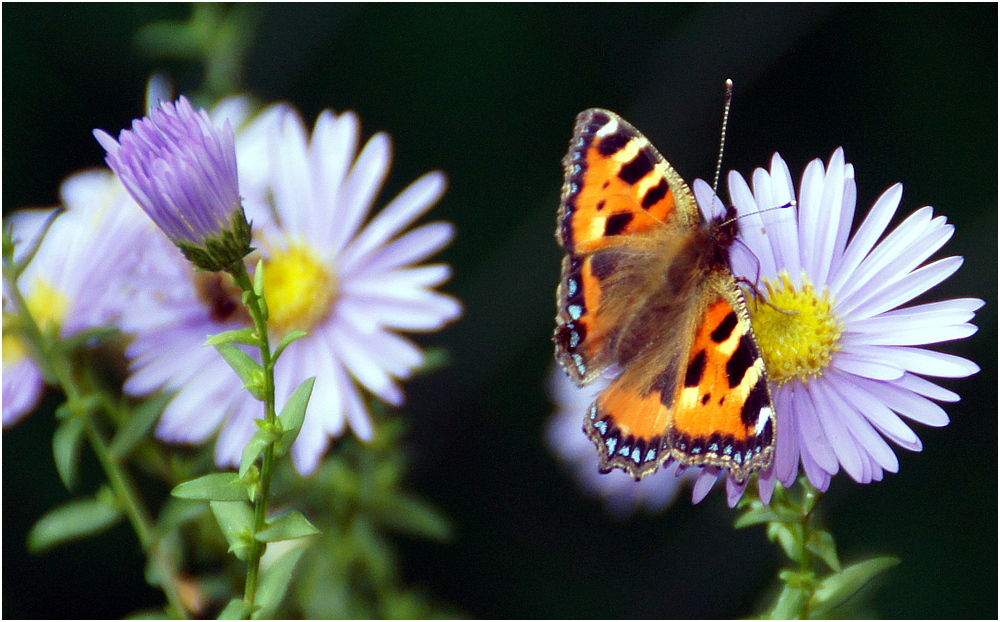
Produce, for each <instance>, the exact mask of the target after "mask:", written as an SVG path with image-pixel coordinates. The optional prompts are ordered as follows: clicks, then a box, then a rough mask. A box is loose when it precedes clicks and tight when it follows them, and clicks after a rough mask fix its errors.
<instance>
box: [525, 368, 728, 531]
mask: <svg viewBox="0 0 1000 622" xmlns="http://www.w3.org/2000/svg"><path fill="white" fill-rule="evenodd" d="M612 378H613V376H611V375H606V376H605V377H604V378H602V379H598V380H596V381H594V382H593V383H592V384H589V385H587V386H586V387H578V386H576V385H575V384H573V381H572V380H570V379H569V376H567V375H566V374H565V373H564V372H563V371H562V369H559V368H558V367H554V368H553V370H552V372H551V373H550V374H549V395H550V397H551V398H552V401H553V402H554V403H555V405H556V412H555V414H553V415H552V418H551V419H550V420H549V423H548V425H547V428H546V432H545V438H546V441H548V444H549V448H551V449H552V451H554V452H555V453H556V455H558V456H559V457H560V458H561V459H562V460H563V461H564V462H566V463H568V466H569V467H570V469H571V470H572V471H573V473H574V475H575V476H576V477H577V479H578V480H579V483H580V486H581V487H582V488H583V489H584V490H585V491H586V492H587V493H588V494H590V495H593V496H597V497H601V498H602V499H603V500H604V502H605V504H606V505H607V507H608V510H609V511H610V512H611V513H612V514H614V515H616V516H620V517H622V516H626V515H628V514H630V513H631V512H633V511H635V510H637V509H640V508H642V509H646V510H648V511H650V512H659V511H662V510H663V509H665V508H666V507H667V506H669V505H670V504H671V503H673V501H674V499H675V498H676V497H677V493H679V492H680V489H681V487H682V486H683V485H684V484H685V483H686V482H688V481H691V479H692V478H691V475H692V474H696V473H698V472H700V469H690V470H688V471H687V472H686V475H682V473H685V472H683V471H681V470H680V469H677V468H676V466H668V467H666V468H665V469H662V470H661V471H658V472H656V473H654V474H653V475H651V476H649V477H646V478H644V479H642V480H640V481H638V482H637V481H635V479H633V478H632V477H630V476H629V475H628V474H627V473H625V472H624V471H620V470H614V471H611V472H610V473H601V472H600V471H598V470H597V460H598V453H597V447H596V446H595V445H594V443H593V442H591V440H590V439H589V438H587V436H586V434H584V433H583V431H582V426H583V415H582V413H585V412H587V409H588V408H589V407H590V405H591V404H592V403H593V402H594V400H595V399H596V398H597V396H598V395H599V394H600V393H601V391H603V390H604V389H605V388H606V387H607V385H608V383H609V382H610V381H611V379H612ZM713 482H714V479H713ZM706 492H707V491H706Z"/></svg>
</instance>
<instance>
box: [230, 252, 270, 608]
mask: <svg viewBox="0 0 1000 622" xmlns="http://www.w3.org/2000/svg"><path fill="white" fill-rule="evenodd" d="M229 273H230V274H231V275H232V276H233V280H234V281H235V282H236V285H237V286H239V288H240V289H241V290H242V291H243V292H244V293H245V294H246V301H247V307H248V309H249V311H250V315H251V317H253V322H254V327H255V329H256V332H257V336H258V337H259V338H260V358H261V364H262V365H263V367H264V416H265V421H266V422H267V424H268V425H274V424H275V422H276V421H277V419H278V415H277V412H276V410H275V404H274V364H273V361H272V359H271V344H270V341H269V340H268V335H267V317H266V315H265V312H264V310H263V308H262V307H261V304H260V303H261V301H260V298H258V296H257V294H256V293H255V292H254V288H253V283H252V281H251V280H250V274H249V273H248V272H247V269H246V265H244V264H243V262H242V261H240V262H237V263H236V264H234V265H233V266H232V267H231V268H230V269H229ZM273 464H274V443H271V444H269V445H268V446H267V449H266V450H264V456H263V460H262V463H261V469H260V481H259V488H258V492H257V495H256V496H255V497H254V508H253V531H254V533H255V534H257V533H259V532H261V531H262V530H263V529H264V527H266V521H267V502H268V497H269V495H270V492H271V474H272V471H273V470H274V468H273ZM263 554H264V543H263V542H260V541H258V540H254V543H253V546H252V548H251V550H250V559H249V560H248V563H247V580H246V587H245V589H244V594H243V601H244V603H245V604H246V609H245V610H246V612H247V613H248V615H250V616H252V615H253V612H254V607H255V603H256V600H257V587H258V585H259V575H260V558H261V556H262V555H263Z"/></svg>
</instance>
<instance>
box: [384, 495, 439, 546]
mask: <svg viewBox="0 0 1000 622" xmlns="http://www.w3.org/2000/svg"><path fill="white" fill-rule="evenodd" d="M378 509H379V512H378V519H379V521H380V522H382V524H384V525H386V526H387V527H390V528H392V529H395V530H396V531H401V532H403V533H408V534H411V535H415V536H418V537H422V538H428V539H431V540H438V541H445V540H447V539H448V538H450V537H451V525H450V524H449V522H448V519H447V518H446V517H445V516H444V514H442V513H441V512H440V511H439V510H438V509H437V508H435V507H434V506H432V505H430V504H429V503H427V502H426V501H424V500H423V499H420V498H418V497H415V496H412V495H408V494H406V493H403V492H399V493H396V494H394V495H392V496H391V497H389V498H387V499H385V500H383V501H382V502H381V503H379V504H378Z"/></svg>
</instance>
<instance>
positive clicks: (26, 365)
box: [3, 169, 142, 427]
mask: <svg viewBox="0 0 1000 622" xmlns="http://www.w3.org/2000/svg"><path fill="white" fill-rule="evenodd" d="M60 198H61V200H62V209H63V211H62V213H59V214H57V215H56V214H55V213H54V212H55V210H56V209H57V208H48V209H29V210H22V211H19V212H15V213H14V214H12V215H11V216H10V218H9V219H8V223H9V224H10V226H11V227H12V231H13V237H14V240H15V241H17V242H18V246H17V249H16V253H15V260H16V261H20V260H23V259H24V256H25V253H26V252H27V251H29V250H30V249H32V248H34V247H35V246H36V244H39V241H40V245H39V246H38V251H37V253H35V255H34V257H33V258H32V260H31V263H29V264H28V266H27V268H25V270H24V272H23V273H22V274H21V276H20V279H19V280H18V288H19V289H20V291H21V294H22V295H23V296H24V299H25V304H26V305H27V307H28V310H29V311H30V313H31V315H32V317H33V318H34V320H35V322H36V323H37V324H38V326H39V328H40V329H41V330H42V332H47V333H50V334H52V335H58V336H59V337H61V338H63V339H66V338H70V337H73V336H74V335H77V334H78V333H80V332H81V331H84V330H86V329H90V328H97V327H100V326H107V325H111V324H112V323H113V322H114V321H115V319H116V318H117V316H118V314H119V311H120V309H121V305H122V303H123V298H122V296H121V295H120V294H121V287H120V282H121V278H122V276H123V274H124V273H125V272H126V271H127V270H128V268H129V266H130V265H132V264H134V263H135V262H136V261H137V257H136V256H135V253H134V248H135V240H136V239H137V235H138V233H139V229H140V226H141V224H142V223H141V221H140V220H139V218H138V217H140V216H141V215H142V214H141V212H139V211H138V207H137V206H136V205H135V204H134V203H132V200H131V199H130V198H129V196H128V194H127V193H126V192H125V188H124V187H122V185H121V183H119V181H118V180H117V179H116V178H115V177H114V176H113V175H112V174H111V173H110V171H105V170H96V169H95V170H87V171H82V172H80V173H76V174H74V175H72V176H70V177H69V178H67V179H66V180H65V181H64V182H63V184H62V187H61V188H60ZM54 215H55V219H54V220H52V217H53V216H54ZM50 221H51V226H48V228H47V229H46V225H47V224H48V223H49V222H50ZM42 236H44V237H42ZM7 286H8V284H7V281H6V279H5V280H4V284H3V425H4V426H5V427H6V426H9V425H12V424H14V423H16V422H17V421H19V420H20V419H21V418H22V417H23V416H24V415H26V414H27V413H28V412H30V411H31V410H32V409H34V407H35V406H36V405H37V403H38V400H39V398H40V397H41V394H42V387H43V386H44V378H43V374H42V371H41V369H40V368H39V367H38V364H37V362H36V361H35V360H33V359H32V358H31V356H30V348H29V346H28V344H27V343H26V342H25V341H24V336H23V334H22V333H20V332H19V331H18V330H17V329H16V326H17V325H18V323H19V320H18V318H17V314H18V313H19V311H20V310H19V309H17V308H16V306H15V304H14V300H13V299H12V298H11V295H10V292H9V291H8V287H7Z"/></svg>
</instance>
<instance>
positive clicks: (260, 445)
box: [240, 430, 271, 480]
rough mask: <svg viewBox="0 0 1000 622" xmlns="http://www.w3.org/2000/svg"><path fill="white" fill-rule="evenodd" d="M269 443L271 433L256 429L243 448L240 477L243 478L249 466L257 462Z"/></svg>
mask: <svg viewBox="0 0 1000 622" xmlns="http://www.w3.org/2000/svg"><path fill="white" fill-rule="evenodd" d="M270 444H271V435H270V434H268V433H267V432H265V431H263V430H258V431H257V433H256V434H254V435H253V436H252V437H251V438H250V441H249V442H248V443H247V446H246V447H244V448H243V458H242V459H241V460H240V479H241V480H242V479H245V478H246V475H247V472H248V471H249V470H250V467H252V466H253V465H254V463H255V462H257V458H259V457H260V455H261V454H262V453H264V450H266V449H267V446H268V445H270Z"/></svg>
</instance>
